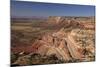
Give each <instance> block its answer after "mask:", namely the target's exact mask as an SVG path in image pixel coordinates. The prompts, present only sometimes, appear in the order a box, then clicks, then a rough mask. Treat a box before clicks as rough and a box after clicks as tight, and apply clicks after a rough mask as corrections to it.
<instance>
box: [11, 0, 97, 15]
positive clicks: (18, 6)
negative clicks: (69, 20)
mask: <svg viewBox="0 0 100 67" xmlns="http://www.w3.org/2000/svg"><path fill="white" fill-rule="evenodd" d="M94 15H95V6H89V5H84V6H83V5H72V4H71V5H69V4H50V3H39V2H22V1H12V2H11V16H27V17H31V16H94Z"/></svg>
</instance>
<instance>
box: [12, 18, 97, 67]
mask: <svg viewBox="0 0 100 67" xmlns="http://www.w3.org/2000/svg"><path fill="white" fill-rule="evenodd" d="M89 61H95V16H89V17H85V16H84V17H83V16H48V17H39V16H38V17H37V16H33V17H31V18H30V17H20V18H19V17H13V18H11V65H12V66H16V65H40V64H58V63H73V62H89Z"/></svg>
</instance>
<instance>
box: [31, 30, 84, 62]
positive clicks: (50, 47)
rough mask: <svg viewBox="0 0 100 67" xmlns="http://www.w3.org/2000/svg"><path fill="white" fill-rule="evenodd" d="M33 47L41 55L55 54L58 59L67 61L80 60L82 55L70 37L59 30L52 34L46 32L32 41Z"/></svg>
mask: <svg viewBox="0 0 100 67" xmlns="http://www.w3.org/2000/svg"><path fill="white" fill-rule="evenodd" d="M32 47H33V48H36V52H37V53H39V54H41V55H52V54H55V55H56V56H57V57H58V58H59V59H61V60H64V61H69V60H72V59H79V60H81V59H82V57H83V55H82V53H81V52H80V51H78V50H79V49H80V50H81V48H80V47H79V46H77V45H76V43H75V42H74V41H73V39H72V37H71V36H70V35H68V34H66V33H65V32H64V31H62V30H60V31H58V32H56V33H53V34H46V35H44V36H43V37H42V39H41V40H37V41H36V42H35V43H33V46H32Z"/></svg>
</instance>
